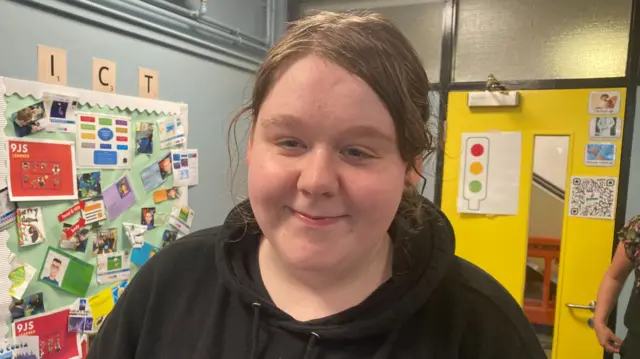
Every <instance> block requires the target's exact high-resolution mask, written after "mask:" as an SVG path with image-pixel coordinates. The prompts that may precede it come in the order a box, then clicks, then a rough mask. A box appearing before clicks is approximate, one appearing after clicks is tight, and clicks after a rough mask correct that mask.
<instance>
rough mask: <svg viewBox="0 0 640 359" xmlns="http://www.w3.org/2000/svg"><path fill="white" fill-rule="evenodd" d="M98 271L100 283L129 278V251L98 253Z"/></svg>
mask: <svg viewBox="0 0 640 359" xmlns="http://www.w3.org/2000/svg"><path fill="white" fill-rule="evenodd" d="M97 263H98V269H97V271H96V274H97V280H98V283H99V284H106V283H114V282H119V281H123V280H128V279H129V277H130V276H131V264H130V261H129V252H127V251H123V252H114V253H104V254H98V258H97Z"/></svg>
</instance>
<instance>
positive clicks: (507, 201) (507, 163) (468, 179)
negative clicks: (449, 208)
mask: <svg viewBox="0 0 640 359" xmlns="http://www.w3.org/2000/svg"><path fill="white" fill-rule="evenodd" d="M461 142H462V148H461V156H460V175H459V182H458V199H457V209H458V213H474V214H502V215H516V214H517V213H518V198H519V193H520V157H521V153H522V134H521V133H520V132H477V133H463V134H462V141H461Z"/></svg>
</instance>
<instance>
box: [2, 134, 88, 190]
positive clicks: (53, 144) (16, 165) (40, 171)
mask: <svg viewBox="0 0 640 359" xmlns="http://www.w3.org/2000/svg"><path fill="white" fill-rule="evenodd" d="M7 145H8V146H7V147H8V150H9V163H8V166H7V167H8V169H9V176H8V178H7V182H8V184H9V198H10V199H11V201H13V202H20V201H55V200H68V199H71V200H74V199H78V193H77V190H76V181H77V178H76V162H75V151H74V146H75V145H74V143H73V142H69V141H54V140H34V139H15V138H10V139H9V140H8V141H7Z"/></svg>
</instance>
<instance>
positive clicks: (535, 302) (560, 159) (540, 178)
mask: <svg viewBox="0 0 640 359" xmlns="http://www.w3.org/2000/svg"><path fill="white" fill-rule="evenodd" d="M533 153H534V157H533V181H532V183H531V198H530V202H529V241H528V243H527V248H528V250H527V263H526V279H525V288H524V311H525V313H526V315H527V318H528V319H529V321H530V322H531V324H533V325H534V328H535V330H536V334H537V335H538V339H539V340H540V344H542V346H543V348H544V349H545V352H546V353H547V357H549V356H550V354H551V349H552V348H551V345H552V343H553V329H554V326H555V311H556V290H557V284H558V263H559V260H560V244H561V238H562V227H563V223H562V221H563V219H564V196H565V190H564V189H565V185H566V176H567V160H568V154H569V136H536V137H535V139H534V149H533Z"/></svg>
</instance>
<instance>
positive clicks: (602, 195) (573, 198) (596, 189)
mask: <svg viewBox="0 0 640 359" xmlns="http://www.w3.org/2000/svg"><path fill="white" fill-rule="evenodd" d="M617 190H618V179H617V178H616V177H582V176H573V177H571V192H570V195H569V216H570V217H583V218H601V219H613V218H614V217H613V216H614V212H615V206H616V194H617Z"/></svg>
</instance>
